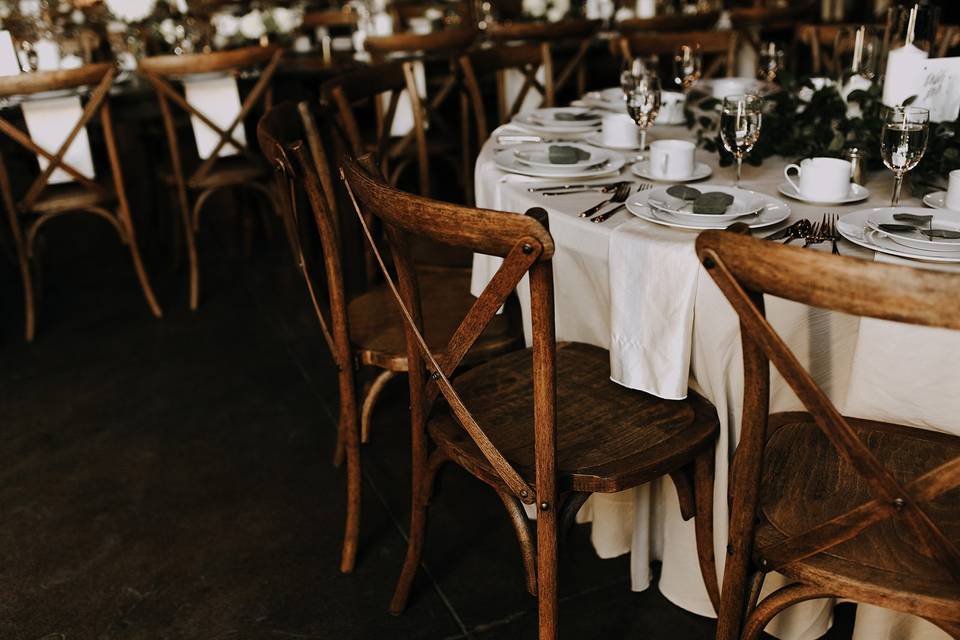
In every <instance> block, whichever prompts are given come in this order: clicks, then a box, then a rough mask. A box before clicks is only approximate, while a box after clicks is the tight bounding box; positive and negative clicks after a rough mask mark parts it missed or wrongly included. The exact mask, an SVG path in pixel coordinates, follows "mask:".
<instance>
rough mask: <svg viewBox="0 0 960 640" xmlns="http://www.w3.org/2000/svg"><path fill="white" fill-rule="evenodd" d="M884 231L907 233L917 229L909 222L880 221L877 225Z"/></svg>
mask: <svg viewBox="0 0 960 640" xmlns="http://www.w3.org/2000/svg"><path fill="white" fill-rule="evenodd" d="M877 226H878V227H880V228H881V229H882V230H884V231H891V232H893V233H909V232H911V231H919V230H920V229H918V228H917V227H914V226H912V225H909V224H894V223H892V222H881V223H880V224H879V225H877Z"/></svg>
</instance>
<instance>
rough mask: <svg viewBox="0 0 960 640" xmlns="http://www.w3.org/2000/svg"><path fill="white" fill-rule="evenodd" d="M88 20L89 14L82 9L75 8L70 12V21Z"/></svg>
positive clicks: (80, 22) (75, 22) (81, 21)
mask: <svg viewBox="0 0 960 640" xmlns="http://www.w3.org/2000/svg"><path fill="white" fill-rule="evenodd" d="M86 21H87V16H85V15H84V13H83V11H81V10H80V9H74V10H73V12H72V13H71V14H70V22H72V23H73V24H83V23H85V22H86Z"/></svg>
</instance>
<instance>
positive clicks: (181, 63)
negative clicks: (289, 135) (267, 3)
mask: <svg viewBox="0 0 960 640" xmlns="http://www.w3.org/2000/svg"><path fill="white" fill-rule="evenodd" d="M282 55H283V50H282V49H280V48H279V47H275V46H270V47H246V48H243V49H235V50H232V51H221V52H216V53H201V54H192V55H185V56H174V55H166V56H156V57H152V58H145V59H143V60H141V61H140V65H139V70H140V72H141V73H143V74H144V75H145V76H146V77H147V79H148V80H149V81H150V84H151V85H153V88H154V90H155V91H156V92H157V98H158V100H159V103H160V113H161V115H162V116H163V123H164V129H165V131H166V134H167V143H168V144H169V146H170V156H171V164H172V165H173V172H174V175H175V176H176V179H177V181H178V185H179V186H180V187H181V188H182V187H183V186H184V185H189V184H193V183H197V182H199V181H201V180H203V179H204V178H206V177H207V176H208V175H209V173H210V172H211V171H212V170H213V168H214V166H215V165H216V163H217V160H218V159H219V154H220V151H221V149H223V148H224V147H227V146H228V145H229V146H232V147H233V148H234V149H236V150H237V151H239V152H240V153H241V154H242V155H244V156H245V157H247V158H248V159H250V160H252V161H254V162H256V161H258V160H259V156H257V155H256V153H254V151H253V150H251V149H250V148H249V146H248V145H246V144H244V143H242V142H240V141H238V140H237V138H236V136H235V135H234V131H235V129H236V128H237V127H238V126H240V127H242V126H243V122H244V119H245V118H246V117H247V116H248V115H249V114H250V112H251V111H252V110H253V109H254V108H256V107H258V106H260V105H261V104H262V105H265V106H266V108H269V107H270V104H271V102H272V92H271V80H272V79H273V75H274V73H275V72H276V70H277V65H278V64H279V63H280V58H281V57H282ZM251 69H259V76H258V77H257V80H256V82H255V83H254V85H253V87H252V88H251V89H250V91H249V92H248V93H247V96H246V98H245V99H244V100H243V103H242V104H241V105H240V111H239V112H238V113H237V115H236V116H235V117H234V119H233V122H231V123H230V124H229V125H228V126H226V127H222V128H221V127H220V126H218V125H217V124H216V123H215V122H213V121H212V120H211V119H210V117H209V116H208V115H207V114H206V113H204V112H203V111H202V110H201V109H198V108H197V107H195V106H194V105H192V104H190V103H189V102H188V101H187V99H186V98H185V97H184V95H183V94H182V93H181V92H180V91H179V90H178V89H176V88H175V87H174V83H175V82H177V81H178V80H182V79H183V78H186V77H188V76H192V75H196V74H206V73H226V74H232V75H236V74H239V73H240V72H242V71H246V70H251ZM171 104H172V105H174V106H176V107H178V108H179V109H180V110H182V111H183V112H185V113H186V114H188V115H189V116H191V117H193V118H196V119H198V120H199V121H200V122H202V123H203V124H204V125H206V126H207V127H209V128H210V130H212V131H213V132H214V133H215V134H216V136H217V138H218V140H217V143H216V145H215V146H214V147H213V151H212V152H211V153H210V155H209V156H208V157H207V158H206V159H205V160H203V162H201V163H200V165H199V166H198V167H197V168H196V169H195V170H194V171H193V173H192V174H191V175H190V176H189V177H188V176H186V175H185V173H184V165H185V159H186V158H185V156H184V155H182V154H181V150H180V145H179V142H178V140H177V134H176V123H175V120H174V116H173V110H172V109H171Z"/></svg>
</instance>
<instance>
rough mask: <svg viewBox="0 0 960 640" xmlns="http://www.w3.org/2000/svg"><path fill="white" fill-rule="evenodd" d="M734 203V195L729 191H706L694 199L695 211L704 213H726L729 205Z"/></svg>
mask: <svg viewBox="0 0 960 640" xmlns="http://www.w3.org/2000/svg"><path fill="white" fill-rule="evenodd" d="M731 204H733V196H731V195H730V194H729V193H722V192H720V191H711V192H709V193H704V194H702V195H701V196H699V197H698V198H697V199H696V200H694V201H693V212H694V213H700V214H704V215H720V214H722V213H726V211H727V207H729V206H730V205H731Z"/></svg>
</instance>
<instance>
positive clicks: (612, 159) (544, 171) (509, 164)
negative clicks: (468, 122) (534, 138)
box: [493, 145, 624, 179]
mask: <svg viewBox="0 0 960 640" xmlns="http://www.w3.org/2000/svg"><path fill="white" fill-rule="evenodd" d="M529 146H537V145H529ZM514 150H515V147H507V148H506V149H501V150H500V151H497V152H495V153H494V154H493V162H494V164H495V165H496V166H497V168H498V169H500V170H502V171H506V172H508V173H516V174H519V175H522V176H531V177H533V178H558V179H564V178H593V177H600V176H606V175H610V174H612V173H618V172H619V171H620V169H621V168H622V167H623V165H624V159H623V156H622V155H621V154H619V153H616V152H613V151H600V152H599V153H598V156H599V157H598V158H597V160H598V163H597V164H596V165H593V166H591V167H583V168H564V167H563V165H558V166H557V167H556V168H547V167H533V166H530V165H528V164H523V163H522V162H520V161H518V160H517V157H516V156H515V155H514Z"/></svg>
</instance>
